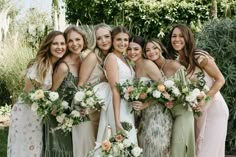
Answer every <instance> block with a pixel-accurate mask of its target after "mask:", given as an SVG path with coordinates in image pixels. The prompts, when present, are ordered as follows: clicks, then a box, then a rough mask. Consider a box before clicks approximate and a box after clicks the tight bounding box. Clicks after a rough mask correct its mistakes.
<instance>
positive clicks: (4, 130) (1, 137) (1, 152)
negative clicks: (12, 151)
mask: <svg viewBox="0 0 236 157" xmlns="http://www.w3.org/2000/svg"><path fill="white" fill-rule="evenodd" d="M7 136H8V127H0V156H1V157H6V156H7Z"/></svg>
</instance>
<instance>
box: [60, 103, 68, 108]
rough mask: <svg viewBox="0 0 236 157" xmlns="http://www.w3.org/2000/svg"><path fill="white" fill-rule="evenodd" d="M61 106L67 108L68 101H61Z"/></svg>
mask: <svg viewBox="0 0 236 157" xmlns="http://www.w3.org/2000/svg"><path fill="white" fill-rule="evenodd" d="M61 106H62V107H63V108H64V109H68V108H69V103H68V102H67V101H62V102H61Z"/></svg>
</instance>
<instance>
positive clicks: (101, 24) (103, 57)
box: [94, 23, 112, 63]
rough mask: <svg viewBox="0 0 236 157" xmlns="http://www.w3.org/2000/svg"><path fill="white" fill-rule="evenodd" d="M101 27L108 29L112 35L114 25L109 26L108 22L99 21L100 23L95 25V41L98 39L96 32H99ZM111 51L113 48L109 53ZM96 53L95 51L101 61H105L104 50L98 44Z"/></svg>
mask: <svg viewBox="0 0 236 157" xmlns="http://www.w3.org/2000/svg"><path fill="white" fill-rule="evenodd" d="M100 28H103V29H105V30H108V31H109V32H110V35H111V32H112V27H111V26H109V25H107V24H105V23H99V24H97V25H95V27H94V39H95V41H96V32H97V30H98V29H100ZM111 47H112V46H111ZM109 52H111V48H110V49H109V50H108V53H109ZM94 53H95V54H96V56H97V57H98V60H99V62H100V63H103V61H104V59H105V57H106V56H104V55H103V53H102V50H101V49H100V48H99V47H97V44H96V47H95V49H94Z"/></svg>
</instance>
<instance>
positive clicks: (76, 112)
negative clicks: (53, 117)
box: [71, 110, 80, 117]
mask: <svg viewBox="0 0 236 157" xmlns="http://www.w3.org/2000/svg"><path fill="white" fill-rule="evenodd" d="M71 115H72V116H73V117H80V113H79V112H78V111H76V110H73V111H72V112H71Z"/></svg>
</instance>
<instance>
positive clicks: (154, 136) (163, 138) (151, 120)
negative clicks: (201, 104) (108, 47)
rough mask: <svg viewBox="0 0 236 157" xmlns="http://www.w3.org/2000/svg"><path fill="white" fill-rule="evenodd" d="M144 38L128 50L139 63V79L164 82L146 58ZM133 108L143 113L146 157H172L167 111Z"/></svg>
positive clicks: (150, 106) (142, 106) (141, 135)
mask: <svg viewBox="0 0 236 157" xmlns="http://www.w3.org/2000/svg"><path fill="white" fill-rule="evenodd" d="M144 43H145V41H144V39H143V38H142V37H140V36H134V37H132V38H130V41H129V47H128V50H127V54H128V57H129V59H130V60H131V61H133V62H134V63H135V67H134V68H135V78H137V79H140V80H141V81H150V80H153V81H157V82H162V76H161V72H160V70H159V68H158V67H157V65H156V64H155V63H153V62H152V61H150V60H148V59H144V58H143V51H142V50H143V47H144ZM132 105H133V108H134V109H135V110H137V111H140V110H141V119H140V124H139V129H138V141H139V142H138V143H139V146H140V147H141V148H143V156H145V157H154V156H156V157H169V156H170V139H171V131H172V116H171V114H170V112H169V111H167V112H163V111H164V108H165V107H164V105H161V104H152V103H151V102H145V103H142V102H140V101H134V102H132Z"/></svg>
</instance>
